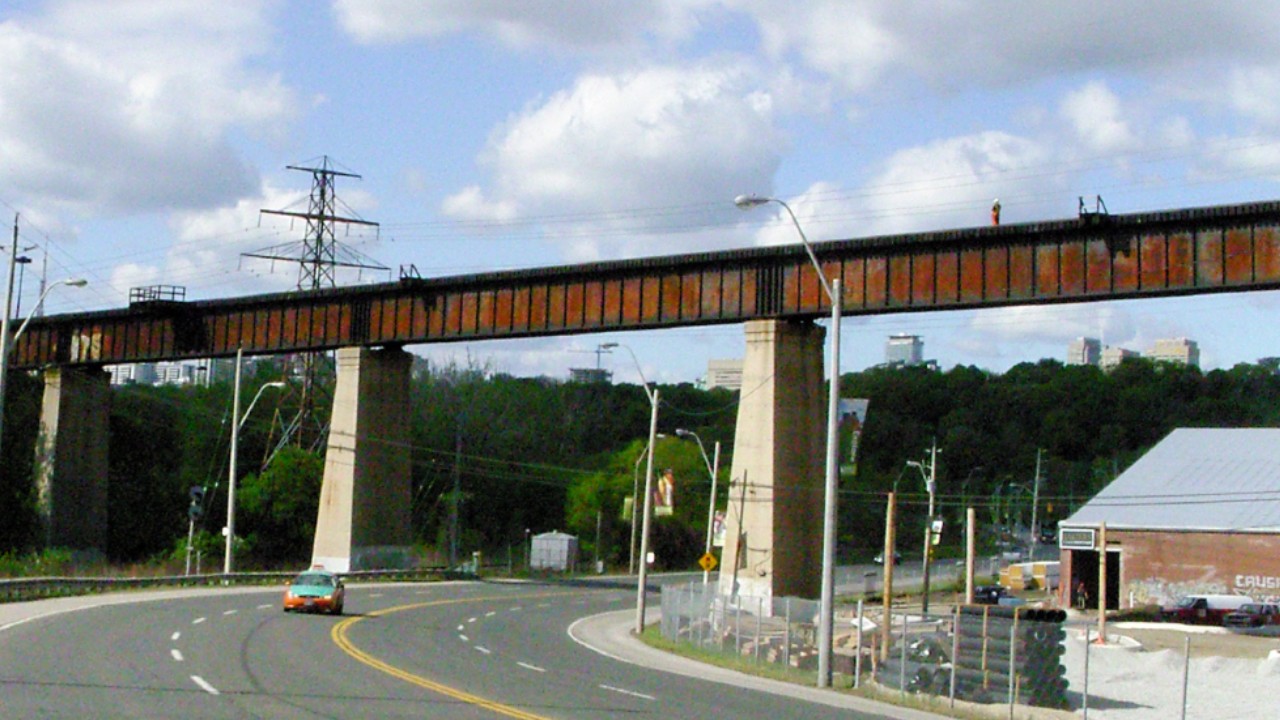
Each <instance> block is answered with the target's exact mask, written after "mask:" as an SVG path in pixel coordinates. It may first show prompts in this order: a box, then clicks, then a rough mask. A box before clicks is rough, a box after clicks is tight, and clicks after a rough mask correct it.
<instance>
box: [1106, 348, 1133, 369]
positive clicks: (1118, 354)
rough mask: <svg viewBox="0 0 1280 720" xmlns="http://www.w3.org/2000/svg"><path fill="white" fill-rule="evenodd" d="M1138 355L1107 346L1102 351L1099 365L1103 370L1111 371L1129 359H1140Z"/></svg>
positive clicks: (1123, 349)
mask: <svg viewBox="0 0 1280 720" xmlns="http://www.w3.org/2000/svg"><path fill="white" fill-rule="evenodd" d="M1140 357H1142V355H1141V354H1140V353H1137V352H1134V351H1133V350H1129V349H1126V348H1122V347H1111V346H1107V347H1105V348H1103V349H1102V358H1101V365H1102V369H1103V370H1112V369H1115V368H1116V367H1118V366H1119V365H1120V363H1122V362H1124V361H1125V360H1128V359H1129V358H1140Z"/></svg>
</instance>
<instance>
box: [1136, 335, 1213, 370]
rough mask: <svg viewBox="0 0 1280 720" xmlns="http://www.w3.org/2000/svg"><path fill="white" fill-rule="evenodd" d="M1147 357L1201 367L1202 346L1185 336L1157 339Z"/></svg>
mask: <svg viewBox="0 0 1280 720" xmlns="http://www.w3.org/2000/svg"><path fill="white" fill-rule="evenodd" d="M1146 357H1147V358H1150V359H1151V360H1160V361H1163V362H1174V363H1180V364H1182V365H1189V366H1191V367H1200V346H1199V345H1198V344H1197V343H1196V341H1195V340H1188V339H1187V338H1184V337H1180V338H1167V339H1164V340H1157V341H1156V343H1155V345H1154V346H1152V348H1151V349H1150V350H1148V351H1147V353H1146Z"/></svg>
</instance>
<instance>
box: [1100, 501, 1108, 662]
mask: <svg viewBox="0 0 1280 720" xmlns="http://www.w3.org/2000/svg"><path fill="white" fill-rule="evenodd" d="M1098 644H1099V645H1106V644H1107V522H1106V521H1105V520H1104V521H1102V522H1101V523H1098Z"/></svg>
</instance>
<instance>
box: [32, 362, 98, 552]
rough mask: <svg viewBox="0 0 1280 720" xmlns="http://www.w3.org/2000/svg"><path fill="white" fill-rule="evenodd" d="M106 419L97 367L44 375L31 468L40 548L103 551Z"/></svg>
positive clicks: (70, 369)
mask: <svg viewBox="0 0 1280 720" xmlns="http://www.w3.org/2000/svg"><path fill="white" fill-rule="evenodd" d="M110 420H111V376H110V375H108V374H107V373H106V372H104V371H102V370H99V369H96V368H92V369H91V368H79V367H61V368H51V369H49V370H46V371H45V373H44V402H43V406H42V407H41V410H40V434H39V436H38V437H37V438H36V467H35V471H36V472H35V475H36V504H37V509H38V512H39V515H40V522H41V526H42V529H43V531H44V544H45V547H60V548H69V549H71V550H76V551H84V552H88V553H89V554H91V555H101V554H104V553H105V552H106V549H107V473H108V466H107V458H108V456H107V444H108V442H107V438H108V429H109V427H110Z"/></svg>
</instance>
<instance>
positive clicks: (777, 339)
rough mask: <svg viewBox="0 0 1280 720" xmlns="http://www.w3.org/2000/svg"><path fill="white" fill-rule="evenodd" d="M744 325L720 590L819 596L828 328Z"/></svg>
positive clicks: (761, 322)
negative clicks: (743, 352) (824, 356)
mask: <svg viewBox="0 0 1280 720" xmlns="http://www.w3.org/2000/svg"><path fill="white" fill-rule="evenodd" d="M745 334H746V356H745V357H744V359H743V363H742V399H741V402H740V404H739V406H738V425H737V430H736V433H735V436H734V446H733V471H732V480H731V487H730V490H729V509H728V513H726V518H727V524H726V530H727V533H726V537H725V547H724V555H723V556H722V557H723V560H722V565H721V569H720V592H721V593H722V594H726V595H727V594H737V595H743V596H758V597H764V598H766V599H772V598H773V597H774V596H782V595H795V596H799V597H805V598H814V599H816V598H817V597H818V595H819V591H820V589H821V580H822V573H821V571H822V567H821V566H822V507H823V497H822V495H823V467H824V465H823V463H824V460H825V454H824V453H825V447H826V436H825V434H824V432H823V428H824V427H825V425H824V423H823V419H824V412H825V407H826V395H825V394H824V391H823V381H824V375H823V372H822V365H823V338H824V337H825V335H826V331H825V330H823V329H822V328H821V327H819V326H817V325H814V324H813V323H812V322H808V321H787V320H753V321H751V322H748V323H747V324H746V327H745ZM766 607H768V604H766Z"/></svg>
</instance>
